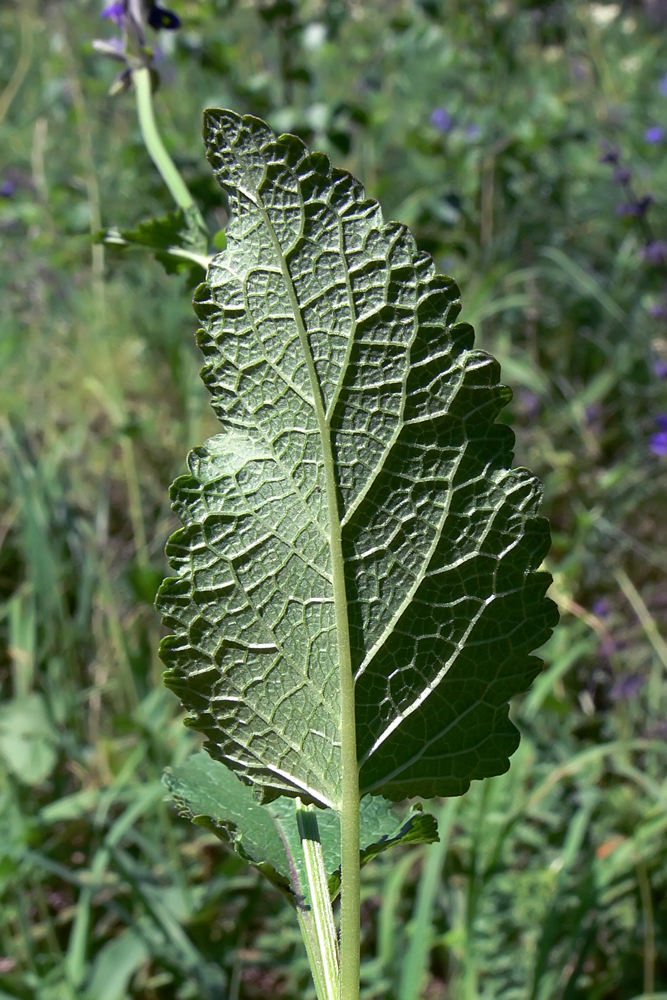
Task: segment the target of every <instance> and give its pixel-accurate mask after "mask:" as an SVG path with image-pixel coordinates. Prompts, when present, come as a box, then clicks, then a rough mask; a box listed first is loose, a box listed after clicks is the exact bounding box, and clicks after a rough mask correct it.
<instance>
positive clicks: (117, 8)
mask: <svg viewBox="0 0 667 1000" xmlns="http://www.w3.org/2000/svg"><path fill="white" fill-rule="evenodd" d="M101 16H102V17H105V18H106V19H107V20H108V21H113V22H114V24H117V25H119V26H121V25H123V24H124V23H125V16H126V10H125V4H124V3H110V4H109V5H108V6H107V7H105V8H104V10H103V11H102V14H101Z"/></svg>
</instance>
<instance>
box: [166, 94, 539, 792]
mask: <svg viewBox="0 0 667 1000" xmlns="http://www.w3.org/2000/svg"><path fill="white" fill-rule="evenodd" d="M204 134H205V141H206V144H207V147H208V156H209V159H210V161H211V164H212V166H213V169H214V171H215V174H216V176H217V178H218V180H219V181H220V183H221V184H222V185H223V186H224V187H225V188H226V190H227V191H228V193H229V203H230V208H231V212H232V215H233V220H232V222H231V224H230V226H229V229H228V232H227V239H228V242H227V248H226V250H225V251H224V252H223V253H221V254H219V255H217V256H216V257H215V258H214V260H213V262H212V264H211V266H210V267H209V271H208V276H207V283H206V284H204V285H201V286H200V287H199V289H198V290H197V293H196V296H195V307H196V311H197V313H198V315H199V317H200V318H201V320H202V322H203V325H204V329H203V330H202V331H201V332H200V334H199V344H200V346H201V349H202V351H203V353H204V355H205V357H206V359H207V364H206V367H205V368H204V370H203V377H204V380H205V382H206V385H207V386H208V388H209V390H210V392H211V394H212V397H213V398H212V403H213V407H214V409H215V411H216V413H217V415H218V416H219V418H220V421H221V424H222V428H223V430H222V433H220V434H219V435H217V436H216V437H214V438H212V439H211V440H209V441H208V442H207V443H206V444H205V445H204V446H203V447H201V448H198V449H196V450H195V451H194V452H192V454H191V455H190V458H189V468H190V474H189V475H187V476H184V477H183V478H181V479H178V480H177V481H176V482H175V483H174V486H173V488H172V499H173V504H174V509H175V510H176V512H177V513H178V515H179V516H180V518H181V520H182V522H183V525H184V527H183V529H182V530H181V531H179V532H177V533H176V534H175V535H174V536H173V537H172V539H171V541H170V542H169V545H168V550H167V551H168V555H169V558H170V560H171V563H172V565H173V567H174V569H175V570H176V573H177V576H176V578H175V579H171V580H168V581H165V583H164V584H163V586H162V588H161V590H160V593H159V596H158V606H159V608H160V610H161V611H162V614H163V617H164V621H165V623H166V624H167V625H168V626H170V627H171V628H173V629H174V632H175V634H174V635H172V636H168V637H167V638H166V639H165V640H164V642H163V645H162V657H163V659H164V661H165V663H166V664H167V666H168V670H167V673H166V681H167V684H168V685H169V686H170V687H171V688H172V689H173V690H174V691H175V692H176V693H177V694H178V695H179V696H180V697H181V698H182V700H183V702H184V704H185V705H186V706H187V707H188V708H189V709H190V711H191V712H192V717H191V720H190V722H189V724H190V725H192V726H193V727H194V728H196V729H198V730H200V731H201V732H203V733H205V735H206V736H207V739H208V742H207V744H206V748H207V749H208V751H209V753H211V754H212V755H213V756H214V757H216V758H218V759H219V760H222V761H225V762H226V763H227V764H228V765H229V766H231V767H233V768H234V769H236V770H238V771H239V772H240V774H241V775H242V777H243V778H244V779H245V780H247V781H250V782H253V783H255V784H256V785H257V786H259V789H260V791H261V792H262V794H263V795H264V796H265V797H268V798H270V797H272V796H275V795H280V794H283V793H287V794H289V795H301V796H303V797H304V798H306V799H308V798H310V799H312V800H314V801H316V802H318V803H320V804H322V805H329V806H332V807H333V808H335V809H337V808H339V807H340V799H341V740H342V734H341V701H340V698H341V676H342V671H344V670H346V669H348V667H347V666H346V664H348V663H349V656H351V661H352V669H353V671H354V676H355V678H356V730H357V745H358V756H359V766H360V786H361V791H362V794H363V793H366V792H372V793H382V794H383V795H385V796H387V797H389V798H393V799H401V798H404V797H405V796H408V795H422V796H433V795H454V794H459V793H461V792H463V791H465V789H466V788H467V786H468V784H469V782H470V780H471V779H473V778H483V777H486V776H488V775H492V774H497V773H499V772H502V771H504V770H506V768H507V767H508V758H509V756H510V754H511V753H512V752H513V751H514V750H515V748H516V746H517V743H518V734H517V732H516V730H515V728H514V727H513V726H512V724H511V723H510V721H509V719H508V699H509V698H511V697H512V696H513V695H515V694H517V693H518V692H521V691H524V690H525V689H526V688H527V687H528V686H529V684H530V682H531V680H532V679H533V677H534V676H535V674H536V673H537V672H538V670H539V669H540V661H539V660H537V659H536V658H534V657H531V656H530V655H529V654H530V652H531V650H533V649H534V648H536V647H537V646H539V645H540V644H541V643H543V642H544V641H545V640H546V638H547V637H548V635H549V632H550V629H551V627H552V626H553V625H554V623H555V618H556V613H555V608H554V606H553V605H552V603H551V602H550V601H548V600H547V599H546V598H545V596H544V594H545V590H546V587H547V585H548V583H549V577H548V575H547V574H545V573H540V572H538V567H539V565H540V563H541V561H542V559H543V558H544V555H545V553H546V551H547V548H548V544H549V537H548V528H547V524H546V522H545V521H544V520H543V519H541V518H539V517H537V508H538V504H539V500H540V485H539V482H538V481H537V480H536V479H535V478H534V477H533V476H532V475H531V474H530V473H529V472H527V471H526V470H522V469H510V465H511V460H512V446H513V435H512V432H511V430H510V429H509V428H508V427H507V426H504V425H499V424H496V423H495V420H496V417H497V416H498V414H499V412H500V410H501V408H502V407H503V406H504V405H505V404H506V403H507V401H508V400H509V398H510V391H509V390H508V389H506V388H505V387H504V386H502V385H501V384H500V382H499V375H500V372H499V367H498V364H497V363H496V361H495V360H494V359H493V358H491V357H489V356H488V355H487V354H484V353H482V352H480V351H476V350H473V331H472V329H471V328H470V327H469V326H468V325H467V324H464V323H455V319H456V316H457V314H458V312H459V308H460V306H459V302H458V298H459V292H458V288H457V287H456V285H455V283H454V282H453V281H452V280H451V279H449V278H445V277H442V276H439V275H437V274H436V272H435V268H434V265H433V261H432V260H431V258H430V257H429V256H428V255H427V254H425V253H421V252H420V251H419V250H418V249H417V247H416V245H415V242H414V239H413V237H412V236H411V234H410V232H409V231H408V230H407V229H406V228H405V227H404V226H402V225H399V224H397V223H388V224H386V223H385V222H384V221H383V218H382V213H381V211H380V208H379V206H378V204H377V203H376V202H375V201H372V200H370V199H367V198H366V196H365V193H364V190H363V188H362V187H361V185H360V184H359V182H358V181H356V180H355V179H354V178H353V177H351V176H350V175H349V174H347V173H345V172H344V171H342V170H338V169H335V168H333V167H332V166H331V164H330V162H329V160H328V159H327V158H326V157H325V156H323V155H322V154H319V153H309V152H308V150H307V149H306V147H305V146H304V145H303V143H302V142H301V141H300V140H299V139H297V138H295V137H294V136H280V137H277V136H276V135H275V134H274V133H273V132H272V131H271V130H270V129H269V128H268V126H267V125H265V124H264V123H263V122H261V121H259V120H257V119H255V118H251V117H244V118H242V117H240V116H238V115H236V114H233V113H232V112H228V111H209V112H207V114H206V116H205V130H204ZM348 637H349V653H348V645H347V642H348ZM343 679H344V678H343Z"/></svg>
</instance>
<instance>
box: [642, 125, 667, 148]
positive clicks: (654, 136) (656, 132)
mask: <svg viewBox="0 0 667 1000" xmlns="http://www.w3.org/2000/svg"><path fill="white" fill-rule="evenodd" d="M666 134H667V133H666V132H665V130H664V128H663V127H662V125H652V126H651V128H647V129H646V132H645V133H644V138H645V139H646V141H647V142H651V143H653V144H654V145H656V144H657V143H659V142H664V141H665V135H666Z"/></svg>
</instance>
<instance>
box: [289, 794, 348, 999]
mask: <svg viewBox="0 0 667 1000" xmlns="http://www.w3.org/2000/svg"><path fill="white" fill-rule="evenodd" d="M296 819H297V825H298V827H299V836H300V838H301V851H302V854H303V860H304V866H305V872H306V881H307V885H308V897H307V898H306V900H304V904H305V906H304V908H303V909H299V924H300V926H301V934H302V937H303V939H304V943H305V945H306V951H307V953H308V962H309V964H310V968H311V972H312V974H313V980H314V982H315V990H316V992H317V997H318V1000H339V996H340V966H339V955H338V940H337V938H336V925H335V923H334V917H333V909H332V906H331V896H330V895H329V886H328V882H327V872H326V866H325V863H324V853H323V851H322V843H321V841H320V833H319V829H318V826H317V814H316V811H315V807H314V806H306V805H303V803H302V802H301V800H300V799H297V800H296Z"/></svg>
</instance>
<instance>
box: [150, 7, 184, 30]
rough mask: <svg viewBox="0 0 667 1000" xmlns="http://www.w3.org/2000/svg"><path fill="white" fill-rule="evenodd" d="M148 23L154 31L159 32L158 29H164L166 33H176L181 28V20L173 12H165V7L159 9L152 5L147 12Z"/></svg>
mask: <svg viewBox="0 0 667 1000" xmlns="http://www.w3.org/2000/svg"><path fill="white" fill-rule="evenodd" d="M148 23H149V24H150V26H151V28H155V30H156V31H159V30H160V28H166V29H167V31H176V30H177V28H180V26H181V19H180V17H179V16H178V15H177V14H174V12H173V10H167V8H166V7H160V5H159V4H157V3H152V4H151V7H150V10H149V12H148Z"/></svg>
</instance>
